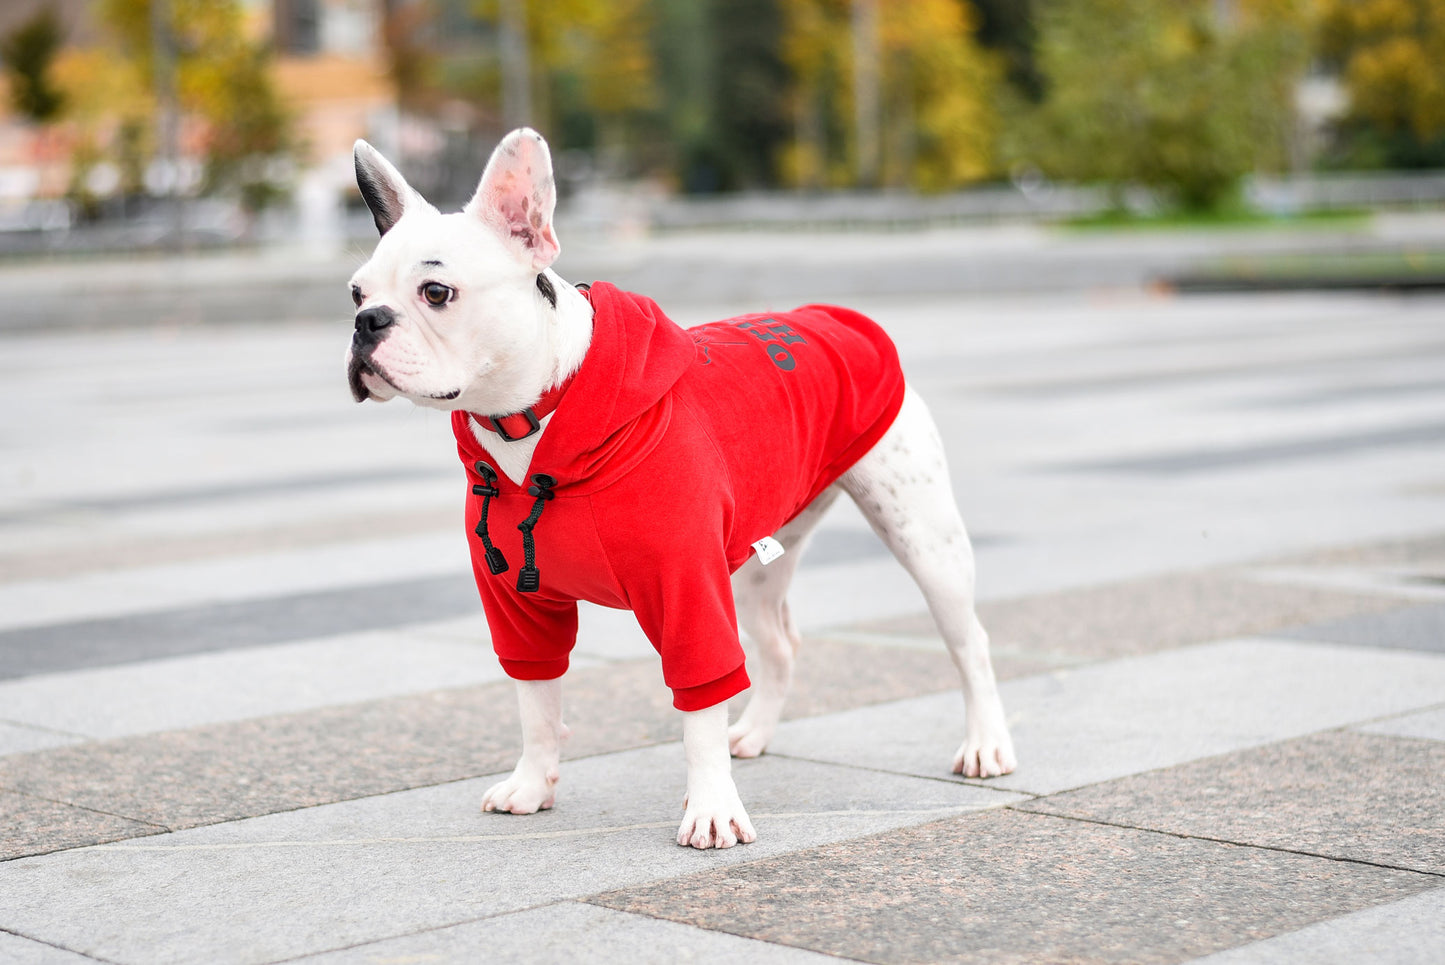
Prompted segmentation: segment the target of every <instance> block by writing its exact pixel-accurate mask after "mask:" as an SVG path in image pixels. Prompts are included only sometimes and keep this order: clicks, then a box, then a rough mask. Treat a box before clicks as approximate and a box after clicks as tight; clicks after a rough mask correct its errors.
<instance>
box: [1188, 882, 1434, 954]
mask: <svg viewBox="0 0 1445 965" xmlns="http://www.w3.org/2000/svg"><path fill="white" fill-rule="evenodd" d="M1442 949H1445V888H1435V889H1434V890H1432V891H1427V892H1424V893H1423V894H1419V895H1413V896H1411V897H1409V898H1401V899H1400V900H1399V901H1392V902H1389V903H1387V904H1383V905H1376V906H1375V907H1374V908H1366V909H1364V910H1363V911H1357V912H1354V913H1352V914H1349V915H1342V916H1340V917H1339V918H1332V919H1330V920H1329V921H1322V922H1318V923H1316V924H1314V925H1308V926H1306V927H1304V928H1301V929H1300V930H1299V931H1296V932H1290V933H1289V934H1287V935H1277V936H1275V937H1274V938H1266V939H1265V940H1264V941H1260V942H1255V943H1253V944H1251V945H1243V946H1240V947H1239V948H1231V949H1230V950H1229V951H1225V952H1217V953H1215V954H1213V955H1208V956H1206V957H1204V958H1197V959H1195V960H1194V961H1193V962H1191V963H1190V965H1358V963H1360V962H1370V963H1372V965H1439V962H1440V957H1441V950H1442Z"/></svg>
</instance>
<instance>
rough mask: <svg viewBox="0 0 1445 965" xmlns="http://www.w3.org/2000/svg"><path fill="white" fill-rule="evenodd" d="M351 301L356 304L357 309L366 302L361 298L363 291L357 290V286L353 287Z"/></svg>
mask: <svg viewBox="0 0 1445 965" xmlns="http://www.w3.org/2000/svg"><path fill="white" fill-rule="evenodd" d="M351 300H352V301H354V302H356V307H357V308H360V307H361V303H362V302H364V301H366V299H364V298H362V297H361V289H360V288H357V287H356V286H355V285H352V286H351Z"/></svg>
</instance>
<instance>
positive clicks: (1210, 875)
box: [590, 809, 1439, 963]
mask: <svg viewBox="0 0 1445 965" xmlns="http://www.w3.org/2000/svg"><path fill="white" fill-rule="evenodd" d="M1438 881H1439V879H1437V878H1434V877H1431V876H1428V875H1420V874H1416V873H1413V872H1406V871H1397V870H1389V869H1383V868H1373V867H1366V866H1361V865H1353V864H1341V863H1339V862H1335V861H1329V860H1326V859H1323V858H1315V857H1311V856H1306V855H1295V854H1285V853H1282V852H1278V851H1266V850H1260V849H1251V848H1240V847H1236V846H1233V845H1228V844H1219V843H1215V842H1211V841H1199V840H1192V839H1182V838H1178V837H1174V836H1171V835H1165V834H1159V833H1156V832H1151V831H1142V830H1138V829H1135V828H1117V827H1107V826H1103V825H1098V824H1089V823H1082V822H1078V821H1069V820H1066V819H1062V818H1054V817H1051V816H1044V815H1037V814H1029V813H1027V812H1021V811H1016V810H1013V809H1003V810H999V811H993V812H989V813H985V814H977V815H969V816H965V817H962V818H957V819H952V820H948V821H941V822H936V823H932V824H926V825H922V826H918V827H912V828H907V829H904V830H900V831H894V832H889V833H886V834H879V835H874V836H870V837H867V838H862V839H859V840H855V841H850V842H844V843H840V844H834V845H827V846H824V847H821V848H817V849H814V850H811V851H809V852H807V853H805V854H801V855H790V856H789V857H787V858H786V859H782V860H764V861H756V862H750V863H748V864H744V865H738V866H734V867H729V868H720V869H717V870H715V871H711V872H708V873H705V874H698V875H693V876H691V877H689V878H687V879H685V880H682V881H675V882H666V883H659V884H651V885H645V886H641V887H634V888H628V889H622V890H619V891H616V892H612V893H609V894H603V895H599V896H597V897H595V898H592V899H590V900H591V901H593V902H594V903H597V904H600V905H603V906H604V907H608V908H614V909H617V910H619V911H628V912H632V913H634V914H643V915H652V916H656V917H659V918H668V919H672V920H676V921H687V922H689V923H691V924H694V925H697V926H700V927H703V928H709V929H716V930H718V931H725V932H728V933H730V934H734V935H743V936H747V937H752V938H761V939H763V940H765V941H771V942H777V943H779V944H786V945H792V946H796V947H799V948H807V949H811V950H813V951H818V952H822V953H824V954H830V955H837V956H839V957H844V958H850V959H861V960H863V961H870V962H887V963H912V962H980V963H983V962H987V963H999V962H1018V963H1035V962H1160V963H1166V962H1178V961H1181V960H1184V959H1188V958H1192V957H1195V956H1198V955H1202V954H1206V953H1209V952H1213V951H1217V950H1221V949H1224V948H1228V947H1231V946H1233V945H1237V944H1242V943H1244V942H1248V941H1251V940H1258V939H1262V938H1267V937H1270V936H1272V935H1276V934H1279V933H1281V932H1285V931H1291V930H1294V929H1297V928H1300V927H1302V926H1304V925H1307V924H1310V923H1312V922H1315V921H1318V920H1320V919H1322V918H1329V917H1332V916H1335V915H1340V914H1344V913H1347V912H1351V911H1355V910H1357V909H1360V908H1365V907H1369V906H1371V905H1375V904H1379V903H1381V902H1386V901H1391V900H1394V899H1398V898H1402V897H1405V896H1408V895H1411V894H1415V893H1418V892H1420V891H1423V890H1425V889H1428V888H1432V887H1435V886H1437V885H1438Z"/></svg>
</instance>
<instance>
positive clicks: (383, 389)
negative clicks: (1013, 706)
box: [347, 129, 1015, 848]
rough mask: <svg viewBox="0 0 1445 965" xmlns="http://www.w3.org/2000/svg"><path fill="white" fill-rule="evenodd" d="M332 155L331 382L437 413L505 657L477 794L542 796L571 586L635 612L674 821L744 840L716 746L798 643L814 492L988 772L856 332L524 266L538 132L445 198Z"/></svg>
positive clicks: (945, 553)
mask: <svg viewBox="0 0 1445 965" xmlns="http://www.w3.org/2000/svg"><path fill="white" fill-rule="evenodd" d="M356 175H357V181H358V183H359V185H360V187H361V192H362V195H363V196H364V197H365V199H366V203H367V205H368V206H369V207H370V209H371V212H372V215H373V217H374V218H375V221H376V226H377V229H378V230H379V231H380V232H381V236H382V237H381V241H380V242H379V243H378V245H377V247H376V251H375V252H374V253H373V255H372V257H371V259H370V260H369V261H368V262H367V263H366V264H365V265H363V266H362V267H361V269H360V270H359V271H357V272H356V274H355V275H354V276H353V278H352V280H351V293H352V297H353V300H354V301H355V302H356V307H357V314H356V331H355V334H354V336H353V338H352V342H351V346H350V349H349V351H348V353H347V377H348V380H349V382H350V384H351V389H352V393H353V394H354V395H355V397H356V399H357V401H358V402H360V401H363V400H365V399H367V398H376V399H378V400H381V401H384V400H387V399H390V398H392V397H394V396H397V395H402V396H405V397H407V398H408V399H411V400H412V401H413V402H414V403H416V404H418V405H424V406H430V407H432V408H438V409H444V410H449V411H451V413H452V421H453V428H454V431H455V433H456V436H457V442H458V447H459V451H460V453H461V455H462V459H463V462H464V464H465V465H466V467H467V471H468V474H469V479H470V481H471V482H472V484H473V485H472V495H471V498H470V501H469V504H468V514H469V515H468V519H469V522H470V523H471V524H472V525H473V526H474V527H475V536H474V537H473V538H472V548H473V560H474V564H475V568H476V575H477V585H478V589H479V592H480V594H481V597H482V602H483V604H484V606H485V609H486V612H487V620H488V624H489V626H490V628H491V632H492V638H493V646H494V647H495V648H496V650H497V652H498V655H499V657H500V659H501V662H502V665H503V666H504V668H505V669H506V670H507V672H508V674H509V675H510V676H512V677H513V678H514V679H516V681H517V687H518V694H519V701H520V705H521V719H522V757H521V760H520V761H519V762H518V764H517V766H516V769H515V770H514V771H513V772H512V774H511V776H510V777H508V778H507V779H506V780H505V781H502V782H501V783H499V784H497V785H496V786H494V787H492V788H491V789H490V790H488V791H487V793H486V796H485V798H484V799H483V801H482V807H483V809H484V810H488V811H509V812H511V813H513V814H529V813H532V812H535V811H537V810H538V809H542V808H549V807H551V806H552V804H553V801H554V799H555V787H556V783H557V780H558V762H559V758H560V744H561V741H562V739H563V738H564V737H565V736H566V734H567V729H566V727H565V726H564V724H563V723H562V699H561V686H560V678H561V675H562V673H563V672H564V671H565V670H566V667H567V654H568V652H569V651H570V649H571V647H572V644H573V642H574V639H575V634H576V600H578V599H587V600H591V601H593V602H597V603H601V604H604V605H607V606H614V607H623V608H627V609H631V610H633V612H634V613H635V614H636V615H637V618H638V621H639V623H640V624H641V625H642V627H643V629H644V631H645V632H646V633H647V635H648V637H649V638H650V639H651V640H652V642H653V645H654V646H655V647H657V649H658V651H659V653H660V654H661V656H662V663H663V676H664V679H665V680H666V682H667V684H668V686H670V687H671V688H672V689H673V692H674V704H675V705H676V706H677V707H678V708H679V709H680V710H681V711H682V712H683V745H684V749H685V751H686V756H687V767H688V773H687V798H686V800H685V802H684V812H685V813H684V816H683V820H682V824H681V826H680V827H679V829H678V833H677V841H678V844H681V845H691V846H693V847H695V848H710V847H718V848H726V847H730V846H732V845H733V844H735V843H737V842H738V841H743V842H749V841H753V840H755V838H756V832H755V831H754V830H753V826H752V823H751V821H750V820H749V819H748V815H747V811H746V810H745V809H744V807H743V804H742V802H741V800H740V799H739V797H738V793H737V788H736V786H735V785H734V783H733V779H732V775H731V761H730V757H729V752H731V754H732V755H733V756H737V757H754V756H756V755H758V754H761V753H762V752H763V750H764V748H765V747H766V746H767V744H768V742H769V740H770V739H771V738H772V736H773V733H774V731H775V729H776V728H777V725H778V720H779V715H780V713H781V711H782V707H783V701H784V698H785V697H786V695H787V692H788V687H789V684H790V681H791V677H792V671H793V660H794V654H795V652H796V650H797V648H798V645H799V642H800V641H799V636H798V631H797V628H796V627H795V626H794V624H793V621H792V619H791V617H790V616H789V614H788V607H787V603H786V600H785V596H786V592H787V588H788V583H789V581H790V579H791V577H792V575H793V569H794V567H795V566H796V565H797V561H798V558H799V556H800V555H801V552H802V549H803V547H804V544H805V543H806V542H807V539H808V536H809V534H810V532H811V531H812V529H813V527H814V526H815V525H816V524H817V522H818V520H819V518H820V517H822V515H823V513H824V512H825V511H826V510H827V508H828V506H829V505H830V504H831V503H832V501H833V499H834V498H835V497H836V496H837V494H838V492H839V490H842V491H844V492H846V493H848V495H849V496H851V497H852V498H853V500H854V501H855V502H856V503H857V504H858V506H859V508H860V509H861V510H862V511H863V514H864V515H865V516H866V517H867V518H868V520H869V522H870V523H871V525H872V526H873V528H874V530H875V531H876V532H877V533H878V535H879V536H880V537H882V539H883V541H884V542H885V543H886V544H887V545H888V548H889V549H890V550H892V552H893V553H894V555H895V556H897V558H898V559H899V561H900V562H902V564H903V565H904V567H906V568H907V570H908V572H909V573H910V574H911V575H912V576H913V578H914V579H915V580H916V581H917V582H918V584H919V586H920V587H921V589H922V590H923V593H924V596H925V597H926V599H927V601H928V605H929V607H930V608H931V610H932V612H933V616H934V618H935V620H936V621H937V623H938V626H939V629H940V631H941V632H942V635H943V638H944V640H945V641H946V642H947V644H948V649H949V652H950V654H951V655H952V657H953V659H954V662H955V663H956V664H957V666H958V669H959V672H960V674H961V676H962V678H963V693H964V699H965V705H966V718H967V719H966V725H965V732H964V733H965V736H964V741H963V745H962V746H961V747H960V748H959V750H958V753H957V754H956V755H955V757H954V759H953V771H954V773H957V774H962V775H965V776H967V777H992V776H996V775H999V774H1007V773H1009V772H1010V771H1012V770H1013V769H1014V766H1015V758H1014V750H1013V745H1012V742H1011V740H1010V738H1009V734H1008V728H1007V726H1006V724H1005V721H1004V713H1003V707H1002V704H1001V703H1000V701H999V696H998V689H997V686H996V684H995V682H994V675H993V668H992V666H991V664H990V662H989V656H988V636H987V634H985V632H984V630H983V627H982V626H980V625H979V622H978V619H977V617H976V616H975V614H974V597H973V579H974V576H973V553H972V549H971V547H970V545H969V541H968V535H967V533H966V532H965V530H964V526H963V521H962V520H961V519H960V517H959V514H958V509H957V507H956V505H955V503H954V500H953V493H952V489H951V487H950V485H949V481H948V471H947V466H946V463H945V460H944V455H943V449H942V445H941V442H940V440H939V436H938V432H937V429H936V428H935V427H934V425H933V422H932V419H931V418H930V416H929V414H928V412H927V410H926V408H925V407H924V405H923V402H922V401H921V400H920V399H919V398H918V397H917V396H916V395H915V394H913V393H912V392H911V391H910V390H908V389H907V387H906V386H905V385H904V383H903V380H902V375H901V373H900V371H899V368H898V364H897V354H896V352H895V351H894V349H893V347H892V345H891V343H890V342H888V341H887V339H886V336H884V335H883V334H882V330H881V329H879V328H878V327H877V326H876V325H874V324H873V323H872V322H870V321H869V320H867V319H865V318H863V317H862V316H860V315H857V314H856V313H853V312H849V311H847V310H846V309H838V308H830V307H827V306H808V307H805V308H803V309H799V310H797V311H796V312H792V313H781V314H779V313H774V314H770V315H766V316H764V315H756V316H744V317H742V318H738V319H729V320H727V321H725V322H719V323H715V324H713V325H709V326H702V327H699V328H694V329H690V330H687V331H684V330H683V329H681V328H679V327H678V326H676V325H674V324H673V323H672V322H671V321H669V320H668V319H667V318H666V316H665V315H663V314H662V313H661V311H660V310H658V309H657V306H656V305H654V304H653V303H652V302H650V301H649V300H647V299H645V298H641V297H639V296H635V295H629V294H627V293H625V292H620V291H618V290H617V289H615V288H612V286H609V285H604V284H602V283H599V284H598V285H596V286H593V287H591V289H590V290H588V289H586V288H581V289H579V288H575V287H573V286H571V285H568V284H566V283H565V282H563V281H562V279H561V278H559V277H558V276H557V275H556V274H555V273H554V272H552V271H551V269H550V265H551V264H552V262H553V261H554V260H555V259H556V257H557V255H558V253H559V251H560V247H559V245H558V242H557V236H556V233H555V231H554V229H553V224H552V212H553V208H554V206H555V203H556V193H555V188H554V182H553V177H552V162H551V157H550V155H549V153H548V150H547V145H546V142H545V141H543V140H542V138H541V137H540V136H539V135H538V134H537V133H536V132H534V131H531V130H525V129H524V130H519V131H514V132H513V133H512V134H510V135H508V136H507V138H506V139H505V140H503V141H502V143H501V144H500V145H499V146H498V147H497V149H496V151H495V152H494V153H493V155H492V158H491V160H490V162H489V163H488V164H487V168H486V171H485V173H484V174H483V175H482V180H481V184H480V186H479V187H478V188H477V192H476V194H475V196H474V197H473V198H472V200H471V201H470V202H469V203H468V204H467V206H466V207H465V208H464V209H463V210H462V211H461V212H459V213H455V214H447V215H443V214H441V213H439V212H438V211H437V210H436V209H435V208H433V207H432V206H431V205H430V204H428V203H427V202H426V201H425V200H424V199H423V198H422V197H421V196H420V195H419V194H417V193H416V192H415V191H414V190H413V189H412V188H411V187H410V186H409V185H408V184H407V183H406V181H405V180H403V179H402V177H401V175H400V174H399V173H398V172H397V171H396V169H395V168H394V167H392V165H391V164H389V163H388V162H387V161H386V160H385V159H384V158H383V157H382V156H381V155H380V154H378V153H377V152H376V151H375V150H374V149H373V148H372V147H371V146H370V145H368V144H366V143H365V142H363V141H358V142H357V144H356ZM513 529H516V530H519V531H520V532H521V538H520V539H517V538H515V537H513V536H511V535H510V534H511V531H512V530H513ZM494 537H495V538H494ZM774 537H775V538H774ZM504 550H505V552H504ZM519 551H520V555H521V557H522V560H523V565H522V566H521V567H520V568H518V569H517V570H516V571H515V572H516V582H515V585H514V584H513V579H512V574H511V573H510V572H509V571H510V570H511V568H512V564H511V563H508V562H507V559H506V557H507V555H508V554H511V555H512V558H513V561H515V560H516V559H517V554H518V553H519ZM780 554H781V556H780ZM730 576H731V580H730V579H729V577H730ZM739 624H741V626H742V628H743V629H744V630H746V631H747V633H748V635H749V636H751V637H752V638H753V640H754V641H755V642H756V644H757V648H758V654H759V657H760V659H759V664H760V665H759V666H756V667H753V668H751V669H752V670H753V672H754V674H755V679H754V680H752V681H751V686H752V696H751V698H750V700H749V702H748V704H747V707H746V709H745V710H744V711H743V713H742V716H741V718H740V719H739V720H738V722H737V723H736V724H735V725H733V727H731V728H729V727H728V720H727V705H726V700H727V698H729V697H731V696H732V695H733V694H735V693H738V692H740V691H741V690H743V689H746V688H747V687H748V686H749V683H750V681H749V677H748V673H747V671H746V670H745V669H744V667H743V658H742V651H741V648H740V644H739V642H738V634H737V628H738V625H739Z"/></svg>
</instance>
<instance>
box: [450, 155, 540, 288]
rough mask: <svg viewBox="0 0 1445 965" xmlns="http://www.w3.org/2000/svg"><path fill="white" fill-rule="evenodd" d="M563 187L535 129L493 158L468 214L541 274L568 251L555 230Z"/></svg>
mask: <svg viewBox="0 0 1445 965" xmlns="http://www.w3.org/2000/svg"><path fill="white" fill-rule="evenodd" d="M556 207H557V182H556V181H555V180H554V179H553V177H552V154H551V152H550V151H548V150H547V142H546V141H544V140H542V135H540V134H538V133H537V132H536V131H534V130H532V129H531V128H530V127H522V128H518V129H517V130H515V131H513V132H512V133H510V134H508V135H507V136H506V137H505V138H503V139H502V143H501V144H498V145H497V149H496V150H495V151H493V152H492V159H491V160H490V161H488V162H487V169H486V171H484V172H483V173H482V182H481V184H479V185H478V186H477V193H476V194H474V195H472V200H470V201H468V202H467V206H466V209H465V210H466V212H467V213H468V214H470V215H474V216H476V217H479V218H481V219H482V220H484V221H485V222H486V223H487V224H489V225H491V226H492V227H493V228H494V229H495V230H496V231H497V232H498V233H499V234H500V235H501V236H502V238H503V239H504V240H506V241H509V242H511V243H512V244H514V245H518V246H520V249H521V256H522V257H523V258H526V259H528V260H530V262H531V265H532V269H533V270H534V271H539V272H540V271H541V270H542V269H544V268H546V267H547V266H548V265H550V264H552V262H554V261H556V260H557V255H558V254H560V253H561V251H562V246H561V245H560V244H558V243H557V232H556V231H555V230H554V229H553V227H552V211H553V209H555V208H556Z"/></svg>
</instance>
